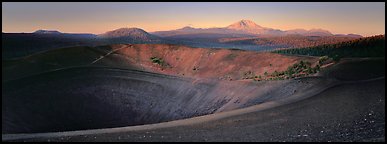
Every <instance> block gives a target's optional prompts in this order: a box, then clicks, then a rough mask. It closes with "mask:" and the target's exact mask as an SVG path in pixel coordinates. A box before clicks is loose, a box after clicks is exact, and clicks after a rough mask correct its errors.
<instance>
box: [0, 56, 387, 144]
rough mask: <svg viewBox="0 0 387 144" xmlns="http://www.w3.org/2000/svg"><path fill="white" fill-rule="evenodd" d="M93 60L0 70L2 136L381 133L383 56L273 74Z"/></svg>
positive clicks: (364, 137) (381, 136)
mask: <svg viewBox="0 0 387 144" xmlns="http://www.w3.org/2000/svg"><path fill="white" fill-rule="evenodd" d="M223 53H225V52H223ZM246 55H247V54H246ZM96 56H98V55H96ZM144 58H145V57H144ZM282 59H285V58H282ZM286 59H289V58H286ZM24 60H26V61H28V60H37V59H24ZM97 60H98V59H97ZM82 61H85V60H82ZM92 61H95V60H94V59H93V58H91V59H90V62H92ZM46 62H47V61H46ZM66 62H67V61H66ZM102 62H103V61H102ZM188 62H190V63H195V62H191V61H187V63H188ZM12 63H13V64H12ZM88 63H89V62H88ZM3 64H4V62H3ZM5 64H7V66H6V68H7V69H8V70H9V69H22V68H20V67H17V66H18V65H23V64H21V63H20V62H19V61H11V62H7V63H5ZM92 64H94V65H87V66H85V65H82V66H70V67H63V68H61V69H49V70H48V71H47V67H39V65H36V66H33V67H31V68H34V71H31V72H34V73H33V74H29V75H28V74H24V73H21V75H22V76H18V75H15V74H14V75H10V72H8V71H3V72H6V74H3V78H4V77H7V76H12V78H9V79H7V80H6V81H4V80H3V82H2V84H3V86H2V140H3V141H385V128H384V127H385V88H384V87H385V67H384V64H385V59H384V58H372V59H371V58H352V59H343V60H341V61H340V62H339V63H338V64H334V65H330V66H328V67H326V68H324V69H322V71H320V72H319V73H317V74H316V75H311V76H308V77H303V78H293V79H288V80H276V81H266V80H265V81H253V80H235V81H229V80H219V79H216V78H209V77H206V78H200V77H186V76H181V75H174V76H173V75H166V74H159V73H156V72H157V71H156V70H153V71H152V72H147V71H142V70H138V69H132V67H126V68H127V69H125V67H124V66H121V67H120V68H117V67H116V68H113V67H106V64H105V65H103V66H101V65H95V63H92ZM142 64H145V63H142ZM268 67H271V64H270V66H268ZM184 68H189V69H191V67H182V68H181V69H184ZM193 75H194V73H193Z"/></svg>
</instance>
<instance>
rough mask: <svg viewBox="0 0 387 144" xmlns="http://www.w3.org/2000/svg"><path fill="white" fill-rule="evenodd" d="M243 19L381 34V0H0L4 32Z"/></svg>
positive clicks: (202, 24) (97, 30)
mask: <svg viewBox="0 0 387 144" xmlns="http://www.w3.org/2000/svg"><path fill="white" fill-rule="evenodd" d="M242 19H247V20H252V21H254V22H255V23H257V24H258V25H260V26H263V27H269V28H274V29H281V30H290V29H298V28H302V29H307V30H309V29H313V28H321V29H325V30H329V31H330V32H332V33H334V34H349V33H352V34H360V35H363V36H371V35H377V34H384V33H385V2H369V3H367V2H343V3H337V2H322V3H315V2H313V3H308V2H288V3H287V2H274V3H269V2H264V3H263V2H251V3H250V2H241V3H236V2H230V3H227V2H224V3H221V2H196V3H195V2H190V3H188V2H169V3H166V2H163V3H157V2H144V3H140V2H136V3H132V2H125V3H123V2H112V3H109V2H99V3H97V2H89V3H79V2H68V3H65V2H61V3H59V2H54V3H49V2H34V3H28V2H23V3H21V2H15V3H12V2H2V31H3V32H33V31H36V30H38V29H48V30H58V31H61V32H68V33H94V34H101V33H104V32H106V31H110V30H114V29H118V28H122V27H137V28H141V29H144V30H145V31H148V32H153V31H162V30H174V29H179V28H182V27H184V26H191V27H195V28H210V27H226V26H228V25H230V24H232V23H235V22H237V21H239V20H242Z"/></svg>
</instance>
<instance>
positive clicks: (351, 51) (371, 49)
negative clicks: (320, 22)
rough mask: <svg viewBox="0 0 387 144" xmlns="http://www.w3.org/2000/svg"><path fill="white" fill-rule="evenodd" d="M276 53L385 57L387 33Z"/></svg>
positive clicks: (339, 56) (282, 50)
mask: <svg viewBox="0 0 387 144" xmlns="http://www.w3.org/2000/svg"><path fill="white" fill-rule="evenodd" d="M273 52H274V53H280V54H295V55H309V56H328V57H331V58H342V57H385V54H384V53H385V35H376V36H371V37H365V38H359V39H356V40H351V41H346V42H340V43H337V44H327V45H320V46H314V47H306V48H292V49H281V50H275V51H273Z"/></svg>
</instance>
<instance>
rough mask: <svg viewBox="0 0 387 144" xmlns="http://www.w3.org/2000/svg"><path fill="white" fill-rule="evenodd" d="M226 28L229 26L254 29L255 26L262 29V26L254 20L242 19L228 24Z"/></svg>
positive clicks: (231, 27)
mask: <svg viewBox="0 0 387 144" xmlns="http://www.w3.org/2000/svg"><path fill="white" fill-rule="evenodd" d="M227 28H230V29H256V28H259V29H262V27H261V26H259V25H257V24H256V23H255V22H253V21H251V20H244V19H243V20H240V21H238V22H236V23H233V24H231V25H229V26H228V27H227Z"/></svg>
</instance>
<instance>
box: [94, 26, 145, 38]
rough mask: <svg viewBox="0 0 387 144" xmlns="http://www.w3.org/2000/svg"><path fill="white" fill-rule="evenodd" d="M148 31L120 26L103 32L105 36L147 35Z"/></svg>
mask: <svg viewBox="0 0 387 144" xmlns="http://www.w3.org/2000/svg"><path fill="white" fill-rule="evenodd" d="M147 34H148V33H147V32H146V31H144V30H142V29H139V28H119V29H115V30H112V31H108V32H106V33H104V34H101V36H103V37H125V36H131V35H147Z"/></svg>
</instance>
